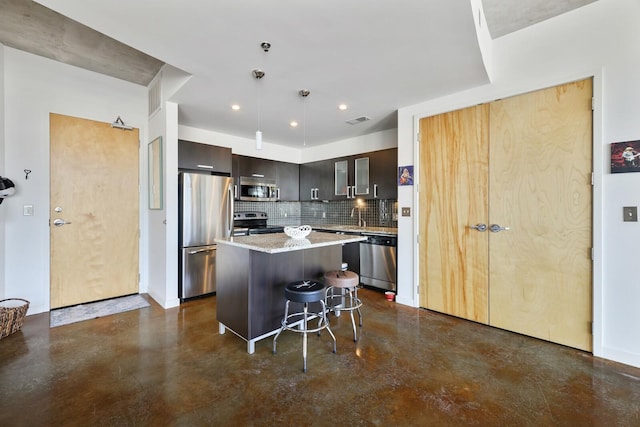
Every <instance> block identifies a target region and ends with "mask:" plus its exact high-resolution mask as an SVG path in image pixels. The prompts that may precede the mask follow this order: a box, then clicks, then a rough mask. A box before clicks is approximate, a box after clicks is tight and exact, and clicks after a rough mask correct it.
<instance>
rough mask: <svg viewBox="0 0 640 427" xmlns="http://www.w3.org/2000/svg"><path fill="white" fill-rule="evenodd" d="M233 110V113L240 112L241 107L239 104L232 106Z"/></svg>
mask: <svg viewBox="0 0 640 427" xmlns="http://www.w3.org/2000/svg"><path fill="white" fill-rule="evenodd" d="M231 109H232V110H233V111H238V110H239V109H240V106H239V105H238V104H233V105H232V106H231Z"/></svg>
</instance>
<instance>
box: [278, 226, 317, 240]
mask: <svg viewBox="0 0 640 427" xmlns="http://www.w3.org/2000/svg"><path fill="white" fill-rule="evenodd" d="M309 233H311V226H310V225H301V226H299V227H293V226H287V227H285V228H284V234H286V235H287V236H289V237H291V238H292V239H304V238H305V237H307V236H308V235H309Z"/></svg>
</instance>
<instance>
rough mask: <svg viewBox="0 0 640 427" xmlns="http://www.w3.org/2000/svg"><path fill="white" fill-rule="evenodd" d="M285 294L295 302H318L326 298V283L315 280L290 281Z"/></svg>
mask: <svg viewBox="0 0 640 427" xmlns="http://www.w3.org/2000/svg"><path fill="white" fill-rule="evenodd" d="M284 296H285V298H286V299H288V300H289V301H293V302H318V301H320V300H322V299H324V285H323V284H322V283H318V282H314V281H313V280H303V281H301V282H292V283H289V284H288V285H287V286H286V287H285V288H284Z"/></svg>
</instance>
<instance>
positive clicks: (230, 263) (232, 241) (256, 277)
mask: <svg viewBox="0 0 640 427" xmlns="http://www.w3.org/2000/svg"><path fill="white" fill-rule="evenodd" d="M365 239H366V238H365V237H363V236H355V235H345V234H334V233H324V232H318V231H312V232H311V233H310V234H309V235H308V236H306V238H302V239H291V238H289V237H288V236H287V235H286V234H284V233H274V234H258V235H250V236H234V237H228V238H221V239H216V243H217V244H218V246H217V255H216V282H217V290H216V307H217V308H216V314H217V320H218V322H219V324H220V325H219V328H220V333H221V334H224V333H225V332H226V330H227V329H228V330H230V331H231V332H233V333H234V334H236V335H237V336H239V337H240V338H242V339H244V340H245V341H246V342H247V352H248V353H250V354H251V353H253V352H254V351H255V343H256V341H259V340H261V339H263V338H267V337H269V336H272V335H275V333H276V332H277V331H278V329H280V326H281V323H280V322H281V321H282V317H283V314H284V305H285V298H284V287H285V286H286V285H287V284H288V283H291V282H294V281H300V280H316V281H322V276H323V275H324V273H325V272H327V271H331V270H339V269H340V267H341V265H342V245H343V244H345V243H353V242H359V241H363V240H365Z"/></svg>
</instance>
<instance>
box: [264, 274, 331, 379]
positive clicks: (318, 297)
mask: <svg viewBox="0 0 640 427" xmlns="http://www.w3.org/2000/svg"><path fill="white" fill-rule="evenodd" d="M284 296H285V298H286V302H285V304H284V317H283V318H282V322H281V324H282V327H281V328H280V329H279V330H278V332H277V333H276V336H275V337H273V354H275V353H276V342H277V340H278V337H279V336H280V334H281V333H282V331H292V332H299V333H301V334H302V371H303V372H307V334H308V333H310V332H317V333H318V335H320V331H321V330H323V329H326V330H327V331H329V335H331V339H332V340H333V352H334V353H335V352H336V337H335V336H334V335H333V332H331V327H330V326H329V319H327V309H326V305H325V302H324V298H325V287H324V284H322V283H320V282H315V281H313V280H301V281H298V282H292V283H289V284H288V285H286V286H285V287H284ZM290 303H297V304H302V311H300V312H296V313H289V304H290ZM310 303H317V304H319V305H320V310H319V311H318V312H314V311H311V312H310V311H309V304H310ZM313 318H318V326H317V327H315V328H309V327H308V322H309V320H311V319H313Z"/></svg>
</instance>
